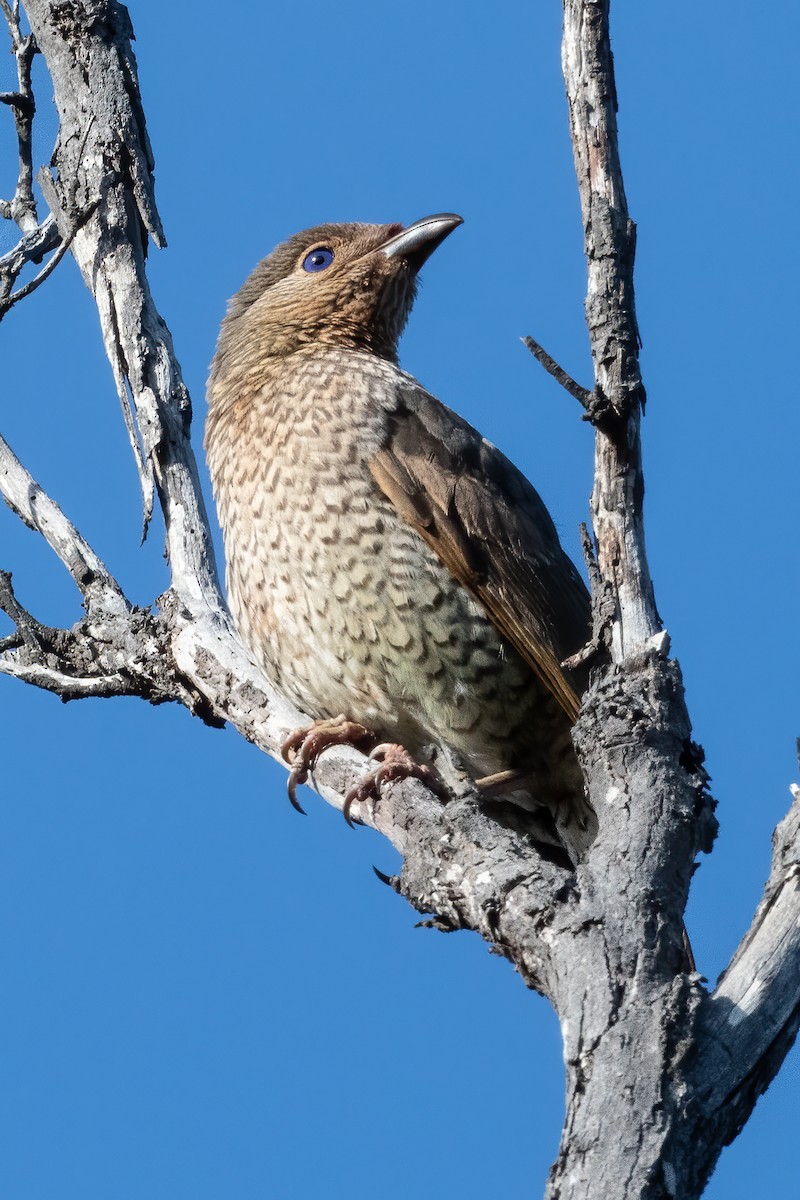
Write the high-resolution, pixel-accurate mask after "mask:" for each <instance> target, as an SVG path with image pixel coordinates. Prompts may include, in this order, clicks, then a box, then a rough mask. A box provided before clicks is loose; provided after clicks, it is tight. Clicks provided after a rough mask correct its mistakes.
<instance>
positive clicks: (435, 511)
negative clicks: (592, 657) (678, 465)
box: [371, 380, 591, 721]
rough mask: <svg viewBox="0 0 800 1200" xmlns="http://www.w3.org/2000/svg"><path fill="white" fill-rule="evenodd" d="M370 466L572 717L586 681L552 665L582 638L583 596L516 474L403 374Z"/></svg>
mask: <svg viewBox="0 0 800 1200" xmlns="http://www.w3.org/2000/svg"><path fill="white" fill-rule="evenodd" d="M371 470H372V474H373V476H374V478H375V481H376V483H377V484H378V486H379V487H380V489H381V491H383V492H384V494H385V495H386V496H387V497H388V498H389V500H391V502H392V503H393V504H394V506H395V507H396V509H397V511H398V512H399V513H400V514H401V516H402V517H403V518H404V520H406V521H407V522H408V523H409V525H411V526H412V527H413V528H414V529H416V530H417V532H418V533H419V534H420V536H421V537H422V538H424V540H425V541H426V542H427V544H428V545H429V546H430V547H431V549H432V550H434V551H435V552H436V554H437V555H438V556H439V558H440V559H441V560H442V562H443V563H444V564H445V566H446V567H447V568H448V569H449V570H450V571H451V572H452V573H453V575H454V576H455V578H456V579H458V581H459V582H460V583H461V584H463V586H464V587H466V588H468V589H469V591H470V592H472V594H473V595H474V596H475V597H476V598H477V599H478V600H479V601H480V602H481V603H482V604H483V606H484V607H485V609H486V611H487V613H488V615H489V617H490V619H491V621H492V622H493V623H494V625H495V626H496V627H497V629H498V630H499V631H500V632H501V633H502V634H503V636H504V637H505V638H507V640H508V641H509V642H510V643H511V645H512V646H514V647H515V649H516V650H517V651H518V653H519V654H520V655H521V656H522V657H523V658H524V659H525V660H526V662H527V663H528V664H529V665H530V666H531V668H532V669H533V670H534V671H535V672H536V675H537V676H538V677H539V679H540V680H541V681H542V683H543V684H544V685H545V686H546V687H547V688H548V689H549V690H550V691H551V692H552V694H553V695H554V696H555V697H556V699H557V700H558V702H559V704H560V705H561V707H562V708H563V710H564V712H565V713H566V714H567V716H568V717H569V719H570V720H571V721H574V720H575V717H576V716H577V714H578V706H579V703H580V694H581V692H582V690H583V687H584V684H585V680H584V679H582V678H581V677H580V676H579V675H576V674H575V673H570V672H567V671H565V670H564V669H563V668H562V666H561V663H562V662H563V661H564V659H566V658H568V657H569V655H571V654H574V653H575V651H577V650H579V649H580V647H581V646H582V645H583V644H584V643H585V642H586V641H587V640H588V637H589V628H590V620H591V613H590V602H589V594H588V592H587V590H586V588H585V586H584V584H583V582H582V581H581V578H580V576H579V575H578V572H577V571H576V569H575V566H574V565H573V563H572V562H571V561H570V559H569V558H568V557H567V556H566V554H565V553H564V551H563V550H562V548H561V544H560V542H559V540H558V534H557V533H556V529H555V526H554V525H553V522H552V520H551V518H550V515H549V513H548V512H547V509H546V508H545V506H544V504H543V503H542V501H541V499H540V498H539V496H538V494H537V492H536V491H535V490H534V488H533V487H532V486H531V484H530V483H529V482H528V480H527V479H526V478H525V476H524V475H522V474H521V472H520V471H518V470H517V468H516V467H515V466H514V465H513V463H511V462H509V460H508V459H507V458H506V457H505V455H503V454H501V453H500V451H499V450H498V449H496V447H495V446H493V445H492V444H491V443H490V442H487V441H486V440H485V439H484V438H482V437H481V436H480V434H479V433H477V431H476V430H474V429H473V428H472V426H471V425H469V424H468V423H467V422H466V421H464V420H462V418H461V417H459V416H458V415H457V414H456V413H454V412H452V411H451V410H450V409H448V408H446V407H445V406H444V405H443V404H441V403H440V402H439V401H438V400H436V399H435V398H434V397H433V396H431V395H429V394H428V393H427V392H425V391H424V390H423V389H422V388H420V387H418V386H416V387H415V386H413V384H412V382H411V380H409V386H408V388H407V389H405V388H403V389H401V390H400V392H399V394H398V405H397V408H396V410H395V412H394V413H393V414H392V416H391V418H390V423H389V429H388V432H387V437H386V441H385V444H384V445H383V446H382V447H381V449H380V450H379V451H378V453H377V454H376V456H375V457H374V459H373V460H372V462H371Z"/></svg>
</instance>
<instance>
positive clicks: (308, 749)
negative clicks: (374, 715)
mask: <svg viewBox="0 0 800 1200" xmlns="http://www.w3.org/2000/svg"><path fill="white" fill-rule="evenodd" d="M374 741H375V734H374V733H371V732H370V730H369V729H367V728H366V727H365V726H364V725H359V723H358V722H357V721H349V720H348V719H347V717H346V716H345V715H344V713H340V714H339V716H338V717H332V718H330V719H328V720H323V721H315V722H314V724H313V725H305V726H303V727H301V728H300V729H295V731H294V733H290V734H289V736H288V738H287V739H286V741H285V742H284V743H283V745H282V746H281V757H282V758H283V759H284V761H285V762H287V763H289V764H290V765H291V768H292V769H291V771H290V772H289V779H288V782H287V784H286V790H287V791H288V793H289V799H290V800H291V802H292V807H293V808H296V809H297V811H298V812H301V813H303V814H305V809H304V808H302V807H301V805H300V802H299V800H298V799H297V788H298V786H299V785H300V784H301V783H305V781H306V780H307V779H308V776H309V773H310V772H311V771H313V769H314V767H315V766H316V765H317V759H318V758H319V756H320V754H322V751H323V750H327V749H328V747H329V746H358V745H360V744H361V743H362V742H374Z"/></svg>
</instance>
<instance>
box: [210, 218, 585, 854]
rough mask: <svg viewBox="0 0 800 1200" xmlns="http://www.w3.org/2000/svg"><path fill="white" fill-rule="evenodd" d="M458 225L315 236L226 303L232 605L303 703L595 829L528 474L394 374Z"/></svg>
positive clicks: (549, 568) (568, 625)
mask: <svg viewBox="0 0 800 1200" xmlns="http://www.w3.org/2000/svg"><path fill="white" fill-rule="evenodd" d="M458 223H459V220H458V219H457V218H451V217H447V216H445V217H440V218H428V219H427V221H426V222H418V223H416V225H414V226H411V227H410V229H409V230H407V231H402V232H401V227H400V226H397V225H393V226H370V225H329V226H320V227H318V228H316V229H311V230H308V231H306V232H305V233H302V234H298V235H296V237H294V238H292V239H291V240H290V241H289V242H287V243H285V244H284V245H283V246H281V247H279V248H278V249H277V250H276V251H274V252H273V254H272V255H270V256H269V258H267V259H265V260H264V262H263V263H261V264H260V265H259V266H258V267H257V268H256V270H255V271H254V272H253V274H252V275H251V276H250V278H249V279H248V281H247V282H246V283H245V285H244V287H243V288H242V289H241V291H240V292H239V293H238V295H237V296H236V297H235V298H234V299H233V301H232V302H231V305H230V308H229V312H228V315H227V317H226V318H225V321H224V323H223V326H222V331H221V334H220V339H219V345H218V349H217V354H216V357H215V359H214V363H213V366H212V371H211V378H210V382H209V416H208V426H207V432H206V447H207V452H208V461H209V467H210V470H211V476H212V480H213V484H214V491H215V495H216V498H217V505H218V511H219V518H220V522H221V525H222V529H223V535H224V540H225V552H226V559H227V584H228V596H229V603H230V607H231V611H232V613H233V616H234V618H235V620H236V623H237V626H238V628H239V631H240V634H241V637H242V639H243V641H244V642H245V644H246V645H247V646H248V647H249V649H250V651H251V653H252V654H253V655H254V657H255V658H256V659H257V660H258V661H259V662H260V663H261V664H262V665H263V667H264V668H265V670H266V672H267V673H268V674H269V675H270V677H271V678H272V679H273V680H274V682H275V683H276V684H277V686H278V687H279V688H280V689H281V690H282V691H283V692H285V693H286V694H287V695H288V696H289V697H290V698H291V699H292V700H294V701H295V703H296V704H297V705H298V706H299V707H300V708H301V709H302V710H303V711H304V712H307V713H309V714H310V715H311V716H313V717H316V718H324V717H333V716H335V715H337V714H338V713H345V714H346V715H347V716H348V717H349V718H352V719H354V720H357V721H359V722H361V723H363V724H364V725H366V726H367V727H368V728H370V729H372V730H374V731H375V732H376V734H378V735H379V736H381V737H383V738H390V739H392V740H393V741H398V742H401V743H402V744H403V745H405V746H406V748H407V749H408V750H409V751H410V752H411V753H412V754H415V755H424V753H425V748H426V746H428V745H430V743H432V742H435V743H439V744H440V745H442V746H445V747H449V748H450V750H452V751H455V753H456V754H457V756H458V757H459V758H460V759H461V760H462V761H463V763H464V764H465V765H466V767H467V768H468V769H469V770H470V772H471V773H472V774H473V775H474V776H475V777H476V778H478V777H483V776H487V775H494V774H496V773H498V772H501V771H505V770H509V769H519V770H520V771H521V772H524V774H525V776H526V779H525V782H524V791H525V793H527V795H528V796H529V797H530V798H532V800H533V801H534V803H541V804H545V805H547V806H548V807H549V808H551V809H554V810H555V811H556V813H558V812H561V813H563V814H564V815H565V816H566V815H568V814H572V815H575V814H580V820H581V822H585V816H586V814H585V808H584V805H583V801H582V796H583V792H582V785H581V781H580V773H579V770H578V766H577V762H576V761H575V758H574V754H573V751H572V746H571V742H570V738H569V729H570V724H571V722H572V720H574V717H575V715H576V713H577V705H578V696H579V693H580V690H581V680H579V679H575V678H573V677H571V676H570V675H569V674H568V673H566V672H565V671H564V670H563V669H562V668H561V666H560V664H561V662H562V661H563V659H564V658H566V657H567V656H568V655H569V654H571V653H573V652H574V651H575V650H577V649H578V648H579V647H580V646H581V645H582V643H583V642H584V641H585V640H586V638H587V635H588V626H589V603H588V596H587V593H586V589H585V588H584V586H583V584H582V582H581V581H580V578H579V576H578V574H577V572H576V571H575V568H574V566H573V565H572V563H571V562H570V560H569V559H568V558H567V557H566V556H565V555H564V553H563V551H562V549H561V547H560V545H559V542H558V537H557V534H556V531H555V528H554V526H553V523H552V521H551V519H550V517H549V515H548V513H547V511H546V509H545V508H544V505H543V504H542V502H541V500H540V499H539V497H538V495H537V494H536V492H535V491H534V489H533V488H532V487H531V485H530V484H529V483H528V481H527V480H526V479H525V478H524V476H522V475H521V474H520V472H519V471H517V469H516V468H515V467H514V466H513V465H512V464H511V463H510V462H509V461H508V460H507V459H506V458H505V457H504V456H503V455H502V454H501V453H500V452H499V451H498V450H497V449H496V448H495V447H494V446H492V445H491V444H490V443H489V442H487V441H485V440H484V439H483V438H481V436H480V435H479V434H478V433H477V432H476V431H475V430H474V429H473V428H472V427H471V426H470V425H468V424H467V423H466V422H465V421H464V420H462V419H461V418H460V417H459V416H457V414H455V413H454V412H452V411H451V410H450V409H448V408H446V407H445V406H444V405H442V404H441V403H440V402H439V401H438V400H436V399H435V398H434V397H433V396H431V395H430V394H429V393H428V392H426V391H425V390H424V389H423V388H422V387H421V386H420V384H419V383H417V381H416V380H415V379H413V378H412V377H411V376H410V375H407V374H406V373H405V372H403V371H402V370H400V368H399V367H398V366H397V361H396V355H397V340H398V338H399V335H400V333H401V331H402V328H403V325H404V324H405V320H406V318H407V316H408V313H409V311H410V309H411V305H412V303H413V299H414V293H415V287H416V274H417V270H418V268H419V266H420V265H421V263H422V262H423V261H424V260H425V258H427V256H428V254H430V252H431V251H432V249H433V248H435V246H436V245H438V244H439V242H440V241H441V240H442V239H443V237H444V236H446V234H447V233H449V232H450V231H451V229H452V228H454V227H455V225H456V224H458ZM319 248H324V250H325V252H326V253H325V255H324V256H323V257H324V258H325V259H327V254H328V252H330V253H332V256H333V257H332V262H330V264H329V265H326V266H325V267H317V266H315V265H314V263H311V265H310V266H309V254H310V253H311V252H313V251H314V250H318V249H319ZM319 261H323V258H319ZM304 264H306V265H305V266H304ZM522 788H523V785H522V784H521V783H520V782H519V781H517V783H516V784H515V785H509V791H510V792H512V793H515V795H514V798H515V799H520V798H521V797H522V798H523V799H524V798H525V797H524V796H523V795H522ZM559 823H562V824H563V822H559ZM572 840H573V841H574V840H575V839H572Z"/></svg>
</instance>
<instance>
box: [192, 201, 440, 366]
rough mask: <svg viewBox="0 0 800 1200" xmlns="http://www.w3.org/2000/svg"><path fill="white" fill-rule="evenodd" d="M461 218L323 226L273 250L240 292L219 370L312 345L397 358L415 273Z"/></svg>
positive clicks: (224, 334)
mask: <svg viewBox="0 0 800 1200" xmlns="http://www.w3.org/2000/svg"><path fill="white" fill-rule="evenodd" d="M461 223H462V219H461V217H459V216H456V215H455V214H454V213H439V214H437V215H436V216H433V217H424V218H423V219H422V220H421V221H415V222H414V224H413V225H409V226H408V228H406V229H404V228H403V226H402V225H360V224H351V225H317V226H316V227H315V228H313V229H306V230H304V232H303V233H297V234H295V235H294V237H291V238H289V240H288V241H286V242H283V243H282V244H281V245H280V246H278V247H277V248H276V249H275V250H273V251H272V253H271V254H270V255H268V257H267V258H265V259H264V260H263V261H262V262H260V263H259V265H258V266H257V267H256V268H255V270H254V271H253V272H252V274H251V275H250V277H249V278H248V279H247V281H246V282H245V284H244V286H243V287H242V288H241V290H240V291H239V292H237V294H236V295H235V296H234V297H233V299H232V300H231V302H230V305H229V307H228V314H227V316H226V317H225V320H224V322H223V324H222V330H221V332H220V338H219V344H218V347H217V356H216V359H215V367H214V369H215V371H221V372H222V373H223V374H228V372H229V371H230V370H233V371H235V370H237V369H241V368H244V369H245V370H247V369H248V368H250V367H252V365H253V364H254V359H256V358H258V359H260V360H262V361H263V359H264V358H265V357H273V356H275V357H282V356H286V355H289V354H293V353H295V352H296V351H297V350H300V349H302V348H303V347H305V346H308V345H309V344H317V345H327V346H343V347H348V348H350V349H359V350H367V351H370V352H372V353H374V354H377V355H380V356H381V357H382V358H388V359H390V360H395V359H396V358H397V342H398V339H399V337H400V334H401V333H402V331H403V327H404V326H405V323H406V321H407V320H408V315H409V313H410V311H411V306H412V304H413V303H414V296H415V295H416V289H417V273H418V271H419V269H420V267H421V266H422V264H423V263H424V262H425V261H426V259H428V258H429V256H430V255H431V254H432V253H433V251H434V250H435V249H436V247H437V246H439V245H440V244H441V243H442V242H443V241H444V239H445V238H446V237H447V235H448V234H449V233H452V231H453V230H454V229H455V228H456V227H457V226H458V225H460V224H461Z"/></svg>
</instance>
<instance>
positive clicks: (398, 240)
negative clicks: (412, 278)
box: [378, 213, 464, 271]
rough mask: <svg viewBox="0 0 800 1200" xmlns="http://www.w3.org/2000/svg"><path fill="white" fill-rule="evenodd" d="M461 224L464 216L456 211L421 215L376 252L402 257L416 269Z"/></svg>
mask: <svg viewBox="0 0 800 1200" xmlns="http://www.w3.org/2000/svg"><path fill="white" fill-rule="evenodd" d="M463 224H464V218H463V217H459V216H458V214H457V213H436V215H435V216H433V217H423V218H422V219H421V220H420V221H415V222H414V224H413V225H409V226H408V229H403V230H402V231H401V232H400V233H397V234H395V236H394V237H391V238H389V241H388V242H384V244H383V245H382V246H381V247H380V249H379V251H378V253H380V254H385V255H386V257H387V258H404V259H405V260H406V261H407V262H408V263H409V264H410V265H411V266H412V267H413V268H414V269H415V270H416V271H418V270H419V269H420V267H421V266H422V264H423V263H424V262H425V261H426V260H427V259H428V258H430V256H431V255H432V254H433V252H434V250H435V249H436V247H437V246H440V245H441V244H442V242H443V241H444V239H445V238H446V237H447V235H448V234H449V233H452V232H453V230H454V229H457V228H458V226H459V225H463Z"/></svg>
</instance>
